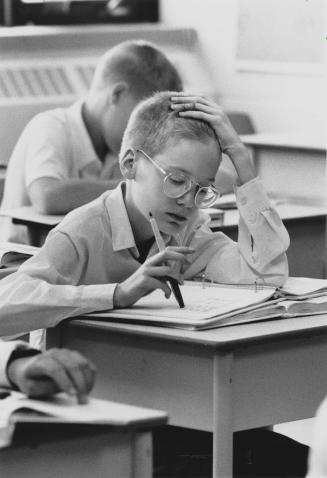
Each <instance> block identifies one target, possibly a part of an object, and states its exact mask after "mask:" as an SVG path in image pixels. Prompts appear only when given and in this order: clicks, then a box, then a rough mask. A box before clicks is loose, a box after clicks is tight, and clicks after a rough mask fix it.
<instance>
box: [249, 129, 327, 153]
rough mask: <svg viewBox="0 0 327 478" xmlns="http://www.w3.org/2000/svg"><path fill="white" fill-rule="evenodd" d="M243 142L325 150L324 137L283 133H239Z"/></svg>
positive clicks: (255, 144)
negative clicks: (305, 136)
mask: <svg viewBox="0 0 327 478" xmlns="http://www.w3.org/2000/svg"><path fill="white" fill-rule="evenodd" d="M241 139H242V141H243V143H245V144H247V145H248V146H257V147H259V146H268V147H273V148H291V149H306V150H308V149H309V150H316V151H326V140H325V138H315V137H307V138H304V137H303V136H299V135H285V134H272V133H261V134H245V135H241Z"/></svg>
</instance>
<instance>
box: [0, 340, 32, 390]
mask: <svg viewBox="0 0 327 478" xmlns="http://www.w3.org/2000/svg"><path fill="white" fill-rule="evenodd" d="M17 349H22V350H27V349H29V345H28V344H27V343H25V342H21V341H15V342H1V344H0V386H1V387H11V384H10V382H9V380H8V377H7V363H8V360H9V359H10V356H11V354H12V353H13V351H14V350H17Z"/></svg>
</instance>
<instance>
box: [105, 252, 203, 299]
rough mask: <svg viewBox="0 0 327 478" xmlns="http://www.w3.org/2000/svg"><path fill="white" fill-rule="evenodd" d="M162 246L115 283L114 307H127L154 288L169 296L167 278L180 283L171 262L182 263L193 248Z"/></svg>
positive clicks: (170, 290)
mask: <svg viewBox="0 0 327 478" xmlns="http://www.w3.org/2000/svg"><path fill="white" fill-rule="evenodd" d="M163 247H164V249H163V250H161V251H159V252H158V253H157V254H155V255H153V256H151V257H150V258H148V259H147V260H146V261H145V262H144V263H143V264H142V265H140V267H138V268H137V269H136V270H135V272H134V273H133V274H132V275H130V276H129V277H128V278H127V279H126V280H125V281H123V282H121V283H118V284H117V285H116V288H115V292H114V297H113V307H114V308H120V307H129V306H131V305H133V304H135V302H137V301H138V300H139V299H140V298H141V297H143V296H145V295H147V294H149V293H150V292H152V291H154V290H155V289H161V290H162V291H163V292H164V294H165V296H166V297H167V298H169V297H170V296H171V293H172V287H170V285H169V283H168V280H169V281H171V280H172V279H174V281H176V284H177V285H178V284H181V283H182V281H183V277H182V275H181V274H180V273H179V269H180V268H175V267H172V266H171V263H175V264H176V263H177V264H178V263H179V264H180V265H182V264H184V263H185V261H186V256H187V255H189V254H192V253H194V249H193V248H191V247H185V246H169V247H165V245H163ZM158 248H159V246H158ZM176 269H178V270H176ZM168 278H169V279H168ZM170 283H171V282H170Z"/></svg>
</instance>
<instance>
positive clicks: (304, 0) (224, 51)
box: [161, 0, 327, 137]
mask: <svg viewBox="0 0 327 478" xmlns="http://www.w3.org/2000/svg"><path fill="white" fill-rule="evenodd" d="M241 1H243V2H245V1H247V3H248V5H249V8H252V7H253V5H254V3H255V1H258V0H251V1H250V0H241ZM310 1H311V3H310V5H309V4H308V2H310ZM251 2H253V3H252V4H251ZM260 2H261V4H262V2H264V3H265V4H266V6H267V7H270V8H271V4H272V3H273V4H274V6H276V9H277V11H278V4H279V3H280V0H277V3H276V0H260ZM278 2H279V3H278ZM296 2H297V3H296V5H297V6H298V8H299V10H296V12H295V13H297V14H298V17H299V18H298V25H295V28H297V29H298V31H297V32H295V33H298V38H300V36H301V35H300V32H301V28H302V27H303V29H305V30H303V31H305V33H306V34H308V32H310V31H311V30H312V35H314V40H313V41H312V42H310V48H312V47H313V45H315V44H316V45H317V48H318V49H319V53H318V54H317V52H315V54H312V57H313V58H312V61H314V62H316V64H315V65H314V67H313V68H310V67H309V68H307V71H305V72H302V71H301V72H297V71H296V68H294V69H293V68H292V66H293V65H292V64H290V62H288V65H287V64H286V70H287V69H288V70H290V69H291V70H292V71H291V72H290V71H284V72H280V71H277V72H269V71H265V72H262V71H260V72H258V71H251V72H249V71H247V72H246V71H239V70H238V69H237V64H236V55H237V51H238V52H240V49H239V48H238V34H239V30H238V25H239V13H241V12H240V8H239V7H240V5H239V3H238V0H161V19H162V21H163V22H164V23H166V24H168V25H170V26H171V25H174V26H190V27H194V28H195V29H196V30H197V32H198V35H199V40H200V45H201V49H202V52H203V54H204V56H205V58H206V60H207V62H208V65H209V68H210V74H211V75H212V78H213V81H214V82H215V84H216V86H217V95H218V98H219V101H220V102H221V104H222V105H224V106H225V108H227V109H230V110H243V111H247V112H249V113H250V115H251V116H252V118H253V119H254V122H255V125H256V127H257V130H258V132H264V133H266V132H274V133H276V132H281V133H290V134H293V133H299V134H303V135H305V136H309V137H317V136H318V137H322V136H323V135H325V133H326V130H325V127H324V125H325V121H324V117H325V109H326V102H325V91H324V90H325V89H326V88H324V86H325V84H326V78H324V76H323V74H322V72H323V67H322V64H320V65H319V63H317V58H319V57H321V52H322V51H323V50H324V45H325V44H326V41H324V38H323V34H322V33H323V32H322V31H321V30H322V29H321V25H319V26H317V25H315V23H314V22H315V21H316V22H317V19H318V21H320V20H319V19H320V18H323V17H324V11H323V10H324V8H323V4H324V0H296ZM312 2H313V3H312ZM268 4H270V5H268ZM294 5H295V3H294V0H282V8H280V9H279V11H280V14H281V15H282V16H283V17H281V19H282V18H284V20H285V18H290V19H291V18H294ZM305 5H309V7H310V8H311V13H312V7H313V8H314V12H313V13H314V15H311V17H310V16H309V15H308V16H306V15H304V12H305V10H303V9H305ZM244 6H245V3H243V4H241V7H242V9H243V10H244ZM300 9H302V10H300ZM268 10H269V9H268ZM268 10H267V11H268ZM243 13H244V12H243ZM301 15H302V16H301ZM325 19H326V17H325ZM244 20H245V21H246V20H247V18H246V12H245V15H243V18H242V21H244ZM269 21H270V18H266V19H265V23H263V22H258V25H257V26H258V30H257V31H256V32H253V36H252V41H253V46H254V47H255V46H256V45H258V43H260V42H263V41H264V40H265V38H264V32H265V25H266V26H267V25H269ZM301 22H302V23H301ZM284 23H285V22H284ZM325 25H326V21H325V23H324V32H326V31H327V28H325ZM242 26H243V27H244V24H243V23H242ZM282 27H283V22H281V25H280V28H279V26H277V27H276V29H275V30H271V31H270V33H271V32H273V34H275V35H276V37H275V39H276V43H275V42H274V41H272V42H271V44H272V45H274V46H275V47H276V45H277V48H278V43H279V45H282V42H281V39H282V38H283V32H282V31H281V28H282ZM267 28H268V27H267ZM284 33H286V32H284ZM284 36H285V38H287V35H284ZM288 36H289V35H288ZM249 38H250V41H251V35H250V37H249V36H248V41H249ZM291 39H292V37H290V41H291ZM293 40H294V38H293ZM277 41H278V43H277ZM292 48H294V49H295V50H294V52H293V53H294V58H299V57H301V50H300V49H301V48H302V49H303V44H301V42H300V41H299V44H298V46H297V42H294V44H293V47H292ZM297 49H298V50H297ZM320 49H321V51H320ZM312 51H313V50H312ZM281 53H282V52H281ZM308 55H309V56H310V53H309V54H308V51H306V59H307V58H308ZM290 67H291V68H290ZM293 70H294V71H293ZM319 71H320V73H319Z"/></svg>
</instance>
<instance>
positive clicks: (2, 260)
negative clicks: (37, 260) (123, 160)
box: [0, 242, 40, 269]
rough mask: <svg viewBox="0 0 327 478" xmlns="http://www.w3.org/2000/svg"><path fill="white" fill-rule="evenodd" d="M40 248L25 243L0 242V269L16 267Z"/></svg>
mask: <svg viewBox="0 0 327 478" xmlns="http://www.w3.org/2000/svg"><path fill="white" fill-rule="evenodd" d="M39 250H40V249H39V248H38V247H34V246H29V245H27V244H16V243H15V242H0V269H4V268H7V267H17V266H19V265H21V264H22V263H23V262H24V261H26V260H27V259H29V258H30V257H32V256H34V254H36V253H37V252H38V251H39Z"/></svg>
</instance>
